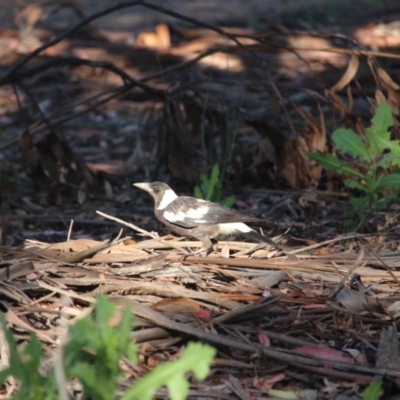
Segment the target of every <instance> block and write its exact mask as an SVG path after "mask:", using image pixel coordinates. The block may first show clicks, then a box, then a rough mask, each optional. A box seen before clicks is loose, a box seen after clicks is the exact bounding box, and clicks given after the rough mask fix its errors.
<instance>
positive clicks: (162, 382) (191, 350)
mask: <svg viewBox="0 0 400 400" xmlns="http://www.w3.org/2000/svg"><path fill="white" fill-rule="evenodd" d="M215 353H216V351H215V349H214V348H212V347H210V346H208V345H204V344H201V343H189V345H188V346H187V348H186V350H185V351H184V353H183V354H182V356H181V357H180V358H179V359H178V360H175V361H172V362H168V363H165V364H162V365H159V366H158V367H156V368H155V369H154V370H153V371H151V372H150V373H149V374H147V375H146V376H144V377H143V378H140V379H139V380H138V381H136V383H135V384H134V385H133V386H131V387H130V388H129V389H128V390H127V391H126V392H125V393H124V394H123V396H122V397H121V400H134V399H137V400H151V399H152V398H153V396H154V394H155V392H156V391H157V390H158V389H159V388H160V387H162V386H168V388H169V394H170V398H171V399H172V400H183V399H184V398H185V396H186V394H187V393H188V382H187V379H186V378H185V373H186V372H189V371H192V372H193V373H194V375H195V376H196V378H198V379H204V378H205V377H206V376H207V374H208V373H209V369H210V365H211V362H212V360H213V358H214V356H215Z"/></svg>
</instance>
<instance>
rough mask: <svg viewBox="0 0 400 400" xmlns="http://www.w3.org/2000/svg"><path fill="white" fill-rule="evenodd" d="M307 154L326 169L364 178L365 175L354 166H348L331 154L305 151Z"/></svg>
mask: <svg viewBox="0 0 400 400" xmlns="http://www.w3.org/2000/svg"><path fill="white" fill-rule="evenodd" d="M307 156H308V157H309V158H310V159H311V160H314V161H317V162H318V163H319V164H321V165H322V167H323V168H325V169H326V170H327V171H336V172H337V173H340V174H347V175H354V176H357V177H358V178H360V179H364V177H365V175H364V174H362V173H361V172H359V171H357V170H356V169H354V168H351V167H349V166H348V165H347V164H346V163H345V162H343V161H342V160H339V159H338V158H337V157H336V156H334V155H333V154H320V153H307Z"/></svg>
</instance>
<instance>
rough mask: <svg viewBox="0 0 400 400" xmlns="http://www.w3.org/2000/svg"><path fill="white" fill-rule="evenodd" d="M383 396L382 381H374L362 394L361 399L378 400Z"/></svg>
mask: <svg viewBox="0 0 400 400" xmlns="http://www.w3.org/2000/svg"><path fill="white" fill-rule="evenodd" d="M383 394H384V392H383V389H382V379H375V380H373V381H372V382H371V383H370V384H369V385H368V386H367V388H366V389H365V390H364V391H363V392H362V398H363V400H379V399H380V398H381V397H382V396H383Z"/></svg>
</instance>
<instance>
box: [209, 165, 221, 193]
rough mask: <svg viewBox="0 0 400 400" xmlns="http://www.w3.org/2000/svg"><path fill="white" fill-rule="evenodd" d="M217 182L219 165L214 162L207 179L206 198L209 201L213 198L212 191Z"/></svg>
mask: <svg viewBox="0 0 400 400" xmlns="http://www.w3.org/2000/svg"><path fill="white" fill-rule="evenodd" d="M218 183H219V165H218V164H214V166H213V168H212V170H211V175H210V179H209V181H208V186H207V193H206V200H209V201H211V200H213V199H214V191H215V189H216V188H217V186H218Z"/></svg>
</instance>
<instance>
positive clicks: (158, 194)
mask: <svg viewBox="0 0 400 400" xmlns="http://www.w3.org/2000/svg"><path fill="white" fill-rule="evenodd" d="M133 185H134V186H136V187H138V188H139V189H143V190H145V191H146V192H148V193H150V195H151V196H152V197H153V199H154V212H155V215H156V217H157V219H158V220H159V221H160V222H162V223H163V224H164V225H166V226H167V227H168V228H170V229H171V230H172V231H174V232H176V233H178V234H180V235H182V236H189V237H193V238H195V239H197V240H201V241H202V244H203V248H205V249H207V248H211V247H212V243H211V239H213V238H216V237H217V236H222V235H231V234H239V233H240V234H245V235H247V236H250V237H252V238H254V239H256V240H258V241H260V242H266V243H268V244H270V245H272V246H274V247H276V248H279V249H281V248H282V247H281V246H279V245H278V244H277V243H275V242H274V241H273V240H271V239H269V238H268V237H265V236H263V235H261V234H260V233H258V232H256V231H255V230H254V229H252V228H250V227H249V226H248V225H247V224H249V225H254V226H261V225H265V224H266V221H265V220H263V219H260V218H256V217H252V216H250V215H246V214H242V213H240V212H238V211H235V210H232V209H230V208H227V207H224V206H222V205H221V204H217V203H212V202H210V201H206V200H201V199H196V198H194V197H188V196H178V195H177V194H176V193H175V192H174V191H173V190H172V189H171V188H170V187H169V186H168V185H167V184H166V183H163V182H152V183H134V184H133Z"/></svg>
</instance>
